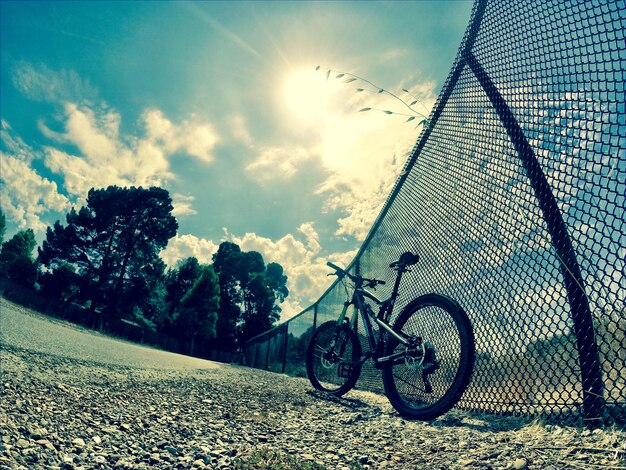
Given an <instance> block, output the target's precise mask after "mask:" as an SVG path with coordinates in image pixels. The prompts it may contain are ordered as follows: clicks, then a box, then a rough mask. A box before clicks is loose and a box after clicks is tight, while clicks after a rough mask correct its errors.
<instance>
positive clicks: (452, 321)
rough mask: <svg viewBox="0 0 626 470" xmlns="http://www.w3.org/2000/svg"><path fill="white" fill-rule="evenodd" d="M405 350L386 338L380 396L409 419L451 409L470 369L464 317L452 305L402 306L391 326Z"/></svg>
mask: <svg viewBox="0 0 626 470" xmlns="http://www.w3.org/2000/svg"><path fill="white" fill-rule="evenodd" d="M393 329H394V331H396V332H399V333H401V335H403V336H404V337H405V338H408V339H409V340H410V346H405V345H403V344H401V343H400V342H399V341H398V340H397V339H395V338H393V337H390V340H389V342H388V343H387V346H386V353H385V356H391V355H394V354H395V355H396V359H395V360H393V361H388V362H386V363H384V366H383V383H384V385H385V393H386V395H387V397H388V398H389V401H390V402H391V404H392V405H393V407H394V408H395V409H396V410H397V411H398V412H399V413H400V414H401V415H402V416H404V417H406V418H410V419H421V420H432V419H435V418H436V417H437V416H440V415H442V414H444V413H445V412H446V411H448V410H449V409H450V408H452V407H453V406H454V405H455V404H456V403H457V402H458V400H459V399H460V398H461V395H462V394H463V392H464V391H465V389H466V388H467V386H468V384H469V381H470V378H471V375H472V370H473V368H474V356H475V350H474V348H475V347H474V334H473V332H472V325H471V323H470V321H469V318H468V317H467V314H466V313H465V311H464V310H463V309H462V308H461V307H460V306H459V304H457V303H456V302H455V301H453V300H452V299H449V298H448V297H444V296H441V295H437V294H428V295H424V296H422V297H420V298H418V299H416V300H415V301H413V302H411V303H410V304H409V305H407V306H406V307H405V308H404V310H403V311H402V312H401V313H400V315H399V316H398V319H397V320H396V323H395V324H394V326H393Z"/></svg>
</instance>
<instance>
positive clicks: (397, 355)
mask: <svg viewBox="0 0 626 470" xmlns="http://www.w3.org/2000/svg"><path fill="white" fill-rule="evenodd" d="M405 354H406V353H405V352H404V351H401V352H397V353H395V354H391V355H389V356H385V357H379V358H378V359H377V360H376V363H377V364H380V363H382V362H389V361H393V360H395V359H399V358H401V357H404V356H405Z"/></svg>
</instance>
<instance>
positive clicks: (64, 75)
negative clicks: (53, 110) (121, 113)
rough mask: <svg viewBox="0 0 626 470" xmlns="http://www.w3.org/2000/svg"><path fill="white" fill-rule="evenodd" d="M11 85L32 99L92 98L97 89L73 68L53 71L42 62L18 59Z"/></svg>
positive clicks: (94, 96)
mask: <svg viewBox="0 0 626 470" xmlns="http://www.w3.org/2000/svg"><path fill="white" fill-rule="evenodd" d="M12 78H13V85H14V86H15V88H17V89H18V90H19V91H20V92H22V93H23V94H24V95H25V96H27V97H28V98H29V99H31V100H33V101H45V102H60V101H81V100H85V99H87V100H94V99H96V98H97V96H98V92H97V90H96V89H95V88H94V87H93V86H92V85H91V83H89V81H87V80H83V79H82V78H81V77H80V76H79V75H78V74H77V73H76V72H75V71H73V70H60V71H54V70H52V69H50V68H49V67H47V66H45V65H43V64H31V63H28V62H24V61H20V62H18V63H17V64H16V65H15V67H14V69H13V75H12Z"/></svg>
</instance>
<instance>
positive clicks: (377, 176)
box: [239, 51, 436, 241]
mask: <svg viewBox="0 0 626 470" xmlns="http://www.w3.org/2000/svg"><path fill="white" fill-rule="evenodd" d="M401 53H402V51H391V52H390V56H391V57H392V58H393V57H397V56H398V55H399V54H401ZM297 74H298V75H297V76H298V77H300V75H303V76H305V78H306V80H304V79H303V80H298V81H295V83H296V84H299V82H300V81H304V83H305V84H306V86H305V87H304V88H303V89H300V88H297V89H296V90H293V91H291V92H290V93H287V95H288V96H292V95H293V96H296V97H300V96H304V95H306V93H307V91H310V92H311V93H313V94H314V95H315V96H318V99H316V100H315V103H317V104H316V105H315V106H314V107H315V109H314V110H311V112H313V111H315V113H314V114H315V116H314V118H315V125H311V126H293V124H292V118H293V116H291V115H290V116H288V120H287V122H288V123H289V124H288V126H289V128H288V129H292V128H293V132H292V135H291V136H290V139H291V140H292V142H294V143H292V144H290V145H289V146H284V147H276V146H274V147H266V148H263V147H261V146H259V147H258V148H257V150H258V154H257V157H256V158H255V159H254V160H253V161H252V162H251V163H249V164H248V165H247V167H246V171H248V172H249V173H252V174H253V175H254V177H255V178H256V179H258V180H261V181H265V182H267V181H271V180H274V179H288V178H292V177H293V176H294V175H295V174H297V173H298V171H300V169H301V168H302V166H303V163H304V162H305V161H307V160H310V159H315V160H317V161H319V162H320V164H321V166H322V168H323V170H325V172H326V175H327V178H326V181H325V182H324V183H323V184H322V185H320V186H319V187H317V188H314V189H313V191H314V193H316V194H319V195H323V196H325V198H326V201H325V204H324V211H325V212H337V213H338V214H340V215H339V217H338V220H337V230H336V232H335V234H336V235H337V236H343V237H345V236H349V237H354V238H355V239H356V240H358V241H361V240H363V239H364V238H365V236H366V235H367V233H368V231H369V229H370V227H371V225H372V223H373V222H374V220H375V218H376V216H377V215H378V213H379V212H380V210H381V209H382V205H383V204H384V202H385V200H386V199H387V197H388V195H389V193H390V191H391V189H392V188H393V185H394V182H395V181H396V179H397V177H398V175H399V173H400V171H401V169H402V167H403V164H404V162H405V160H406V158H407V157H408V155H409V154H410V151H411V149H412V148H413V146H414V145H415V142H416V140H417V138H418V136H419V132H420V130H421V129H416V126H415V124H414V123H415V122H419V121H420V120H421V119H422V117H421V116H418V118H417V119H415V120H414V121H413V122H410V123H409V122H405V121H406V119H407V118H406V116H398V115H393V114H391V115H390V114H387V113H383V112H379V111H376V109H382V110H386V111H390V112H392V113H398V114H413V112H412V111H411V110H410V109H408V107H407V104H408V103H411V102H413V101H416V103H415V104H414V105H413V108H414V109H415V110H416V111H418V112H419V113H422V114H424V115H428V114H429V112H430V109H431V107H432V106H433V105H434V103H435V99H436V96H435V94H434V89H435V84H434V83H433V82H423V83H418V84H415V85H413V86H409V85H404V84H400V85H399V87H398V88H400V89H407V90H408V93H404V92H403V95H401V96H400V98H399V99H395V98H393V97H392V96H390V95H387V94H384V93H378V89H366V90H365V91H364V92H360V93H354V89H353V88H351V85H349V86H348V85H346V86H339V85H338V83H334V81H333V80H332V79H331V80H330V83H329V85H328V86H326V85H325V84H326V81H325V79H324V74H322V75H319V72H318V74H317V75H313V76H309V75H310V74H309V75H306V74H304V72H297ZM320 77H321V78H320ZM320 81H321V83H318V82H320ZM287 83H288V84H291V85H292V86H295V85H293V83H294V81H293V80H288V81H287ZM354 83H357V84H359V85H358V86H359V87H363V86H367V85H364V84H363V83H362V82H359V81H356V82H354ZM324 87H326V88H324ZM354 88H356V87H354ZM307 99H310V97H309V98H307ZM320 103H322V104H323V106H321V105H320V106H318V105H319V104H320ZM311 106H313V105H311ZM318 107H319V109H318ZM366 107H367V108H372V110H371V111H369V112H358V110H359V109H363V108H366ZM287 108H289V107H287ZM297 108H298V113H299V116H300V117H302V115H306V112H307V110H302V109H301V108H302V106H298V107H297ZM239 124H240V125H241V126H242V127H245V126H244V124H243V123H242V122H240V123H239ZM303 129H304V131H306V132H304V131H303ZM240 132H241V133H242V134H243V135H246V136H247V135H248V133H247V132H245V133H244V132H243V131H240ZM303 132H304V133H303Z"/></svg>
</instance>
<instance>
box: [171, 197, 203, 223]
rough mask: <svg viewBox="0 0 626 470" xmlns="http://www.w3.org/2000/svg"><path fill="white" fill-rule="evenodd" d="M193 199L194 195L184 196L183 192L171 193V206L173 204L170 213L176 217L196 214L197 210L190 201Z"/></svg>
mask: <svg viewBox="0 0 626 470" xmlns="http://www.w3.org/2000/svg"><path fill="white" fill-rule="evenodd" d="M194 199H195V197H193V196H185V195H183V194H176V193H175V194H172V201H173V206H174V210H173V211H172V215H175V216H176V217H181V216H184V215H194V214H197V213H198V211H196V210H195V209H194V208H193V207H192V206H191V203H192V202H193V200H194Z"/></svg>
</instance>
